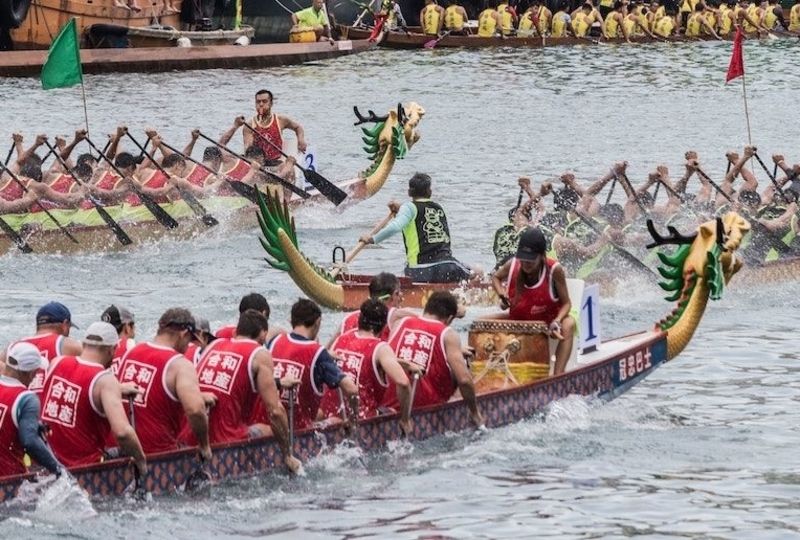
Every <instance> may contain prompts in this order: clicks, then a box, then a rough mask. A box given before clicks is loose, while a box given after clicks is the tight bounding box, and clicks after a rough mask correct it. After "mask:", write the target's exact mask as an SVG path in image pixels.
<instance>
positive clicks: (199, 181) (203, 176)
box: [186, 163, 211, 187]
mask: <svg viewBox="0 0 800 540" xmlns="http://www.w3.org/2000/svg"><path fill="white" fill-rule="evenodd" d="M210 176H211V173H210V172H209V171H208V169H206V168H205V167H201V166H200V165H198V164H196V163H195V164H194V167H193V168H192V171H191V172H190V173H189V174H188V175H187V176H186V181H187V182H189V183H190V184H194V185H195V186H197V187H203V186H205V185H206V180H207V179H208V178H209V177H210Z"/></svg>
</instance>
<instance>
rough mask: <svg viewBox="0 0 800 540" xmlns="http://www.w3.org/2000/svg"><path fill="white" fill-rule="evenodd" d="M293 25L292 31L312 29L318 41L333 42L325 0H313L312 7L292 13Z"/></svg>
mask: <svg viewBox="0 0 800 540" xmlns="http://www.w3.org/2000/svg"><path fill="white" fill-rule="evenodd" d="M292 24H293V25H294V26H293V27H292V31H295V30H305V29H311V30H314V33H315V34H316V35H317V41H333V38H332V37H331V25H330V23H329V22H328V14H327V13H326V12H325V3H324V2H323V0H313V1H312V3H311V7H308V8H306V9H301V10H300V11H296V12H294V13H292Z"/></svg>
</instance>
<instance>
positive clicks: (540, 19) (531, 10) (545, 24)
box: [517, 0, 553, 37]
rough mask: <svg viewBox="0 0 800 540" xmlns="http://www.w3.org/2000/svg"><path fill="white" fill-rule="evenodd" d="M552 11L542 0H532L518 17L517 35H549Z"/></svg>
mask: <svg viewBox="0 0 800 540" xmlns="http://www.w3.org/2000/svg"><path fill="white" fill-rule="evenodd" d="M552 20H553V13H552V12H551V11H550V10H549V9H547V7H546V6H545V5H544V3H543V2H542V0H533V1H532V2H531V5H530V6H529V7H528V9H526V10H525V13H523V14H522V15H521V16H520V18H519V28H518V29H517V35H518V36H520V37H524V36H526V35H527V36H531V35H539V36H548V35H550V26H551V21H552Z"/></svg>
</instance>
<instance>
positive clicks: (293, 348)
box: [269, 298, 358, 429]
mask: <svg viewBox="0 0 800 540" xmlns="http://www.w3.org/2000/svg"><path fill="white" fill-rule="evenodd" d="M291 324H292V332H291V333H289V334H281V335H279V336H278V337H276V338H275V339H274V340H272V342H271V343H270V344H269V351H270V353H271V354H272V360H273V363H274V366H275V367H274V373H275V377H277V378H282V377H291V378H293V379H300V385H299V386H298V388H297V392H296V393H295V396H294V399H295V403H294V405H293V407H294V429H306V428H309V427H311V426H312V425H313V423H314V422H315V421H316V419H317V412H318V410H319V406H320V403H321V401H322V395H323V392H324V387H325V386H327V387H328V388H332V389H341V390H342V393H343V397H346V398H347V399H351V400H354V399H355V396H358V387H357V386H356V383H355V382H354V381H353V379H351V378H350V377H348V376H346V375H345V374H344V373H342V371H341V370H340V369H339V366H338V365H337V364H336V359H335V358H334V357H333V356H331V354H330V353H329V352H328V351H327V350H326V349H325V348H324V347H323V346H322V345H320V344H319V343H318V342H317V341H316V340H317V336H318V335H319V329H320V326H321V325H322V311H320V309H319V306H318V305H317V304H315V303H314V302H312V301H311V300H308V299H305V298H301V299H300V300H298V301H297V302H295V303H294V305H293V306H292V311H291ZM288 399H289V393H288V392H286V390H285V389H284V390H283V391H282V393H281V400H282V401H285V402H287V403H288Z"/></svg>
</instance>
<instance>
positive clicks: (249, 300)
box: [215, 292, 286, 343]
mask: <svg viewBox="0 0 800 540" xmlns="http://www.w3.org/2000/svg"><path fill="white" fill-rule="evenodd" d="M248 309H253V310H255V311H258V312H259V313H261V314H262V315H263V316H264V317H266V318H267V320H269V313H270V308H269V302H267V299H266V298H264V296H263V295H261V294H258V293H257V292H252V293H249V294H246V295H244V296H242V299H241V300H240V301H239V315H241V314H242V313H244V312H245V311H247V310H248ZM285 332H286V330H284V329H283V328H280V327H276V326H271V327H270V329H269V333H268V334H267V340H266V341H267V343H269V342H270V341H272V339H273V338H274V337H275V336H277V335H278V334H283V333H285ZM215 335H216V336H217V337H218V338H225V339H230V338H232V337H234V336H236V325H235V324H226V325H225V326H223V327H221V328H219V329H218V330H217V331H216V332H215Z"/></svg>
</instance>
